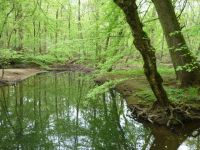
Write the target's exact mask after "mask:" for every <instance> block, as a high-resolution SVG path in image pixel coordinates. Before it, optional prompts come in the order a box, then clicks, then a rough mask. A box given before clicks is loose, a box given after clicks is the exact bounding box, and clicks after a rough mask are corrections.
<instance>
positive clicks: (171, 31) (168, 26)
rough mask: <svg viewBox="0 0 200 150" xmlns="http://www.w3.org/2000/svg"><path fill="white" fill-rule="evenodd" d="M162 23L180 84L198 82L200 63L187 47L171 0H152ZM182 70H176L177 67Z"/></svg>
mask: <svg viewBox="0 0 200 150" xmlns="http://www.w3.org/2000/svg"><path fill="white" fill-rule="evenodd" d="M152 1H153V3H154V5H155V8H156V11H157V13H158V17H159V20H160V23H161V25H162V28H163V31H164V34H165V37H166V40H167V44H168V47H169V51H170V55H171V59H172V62H173V65H174V68H175V71H176V74H177V78H178V79H179V80H180V82H181V85H182V86H190V85H195V84H199V83H200V76H199V75H200V65H199V64H198V63H197V60H196V58H195V57H193V56H192V54H191V52H190V51H189V49H188V46H187V44H186V41H185V39H184V37H183V34H182V33H181V27H180V24H179V22H178V19H177V17H176V14H175V11H174V8H173V5H172V2H171V0H152ZM179 66H180V67H182V70H177V68H178V67H179Z"/></svg>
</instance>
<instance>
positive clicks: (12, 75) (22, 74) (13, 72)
mask: <svg viewBox="0 0 200 150" xmlns="http://www.w3.org/2000/svg"><path fill="white" fill-rule="evenodd" d="M43 72H46V71H44V70H41V69H35V68H23V69H19V68H17V69H5V70H4V76H3V78H1V79H0V85H5V84H13V83H16V82H19V81H22V80H25V79H27V78H29V77H31V76H34V75H36V74H39V73H43ZM0 75H2V69H0Z"/></svg>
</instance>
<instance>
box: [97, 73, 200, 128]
mask: <svg viewBox="0 0 200 150" xmlns="http://www.w3.org/2000/svg"><path fill="white" fill-rule="evenodd" d="M120 78H126V76H123V75H112V74H106V75H105V76H101V77H98V78H96V80H95V82H96V83H97V84H103V83H105V82H107V81H110V80H117V79H120ZM164 79H167V80H166V81H164V84H165V85H167V86H173V87H174V86H178V85H177V84H176V80H175V78H173V77H165V78H164ZM114 89H115V90H116V91H117V92H119V93H120V94H121V95H122V97H123V98H124V99H125V100H126V101H127V105H128V107H129V109H130V110H131V112H132V117H134V118H135V119H136V120H138V121H147V122H150V123H154V124H158V125H164V126H168V127H173V126H178V125H183V124H185V123H187V122H191V121H200V103H197V102H195V104H194V102H193V103H191V102H190V103H172V102H171V104H170V105H169V107H165V108H163V107H159V106H158V105H156V104H155V103H154V102H151V101H147V100H144V99H142V98H141V97H139V96H138V95H137V94H136V92H138V91H145V90H147V89H150V87H149V85H148V82H147V80H146V78H145V77H144V76H142V77H141V76H136V77H132V78H131V79H130V78H129V79H127V80H125V81H122V82H121V83H119V84H117V85H116V86H115V88H114Z"/></svg>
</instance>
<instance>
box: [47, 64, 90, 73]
mask: <svg viewBox="0 0 200 150" xmlns="http://www.w3.org/2000/svg"><path fill="white" fill-rule="evenodd" d="M48 70H49V71H73V72H74V71H80V72H84V73H91V72H93V71H94V69H93V68H89V67H86V66H85V65H82V64H73V63H67V64H64V65H63V64H56V65H52V66H50V69H48Z"/></svg>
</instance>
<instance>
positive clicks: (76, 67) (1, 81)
mask: <svg viewBox="0 0 200 150" xmlns="http://www.w3.org/2000/svg"><path fill="white" fill-rule="evenodd" d="M13 67H15V68H12V67H10V68H9V69H4V75H3V78H2V77H1V76H2V72H3V70H2V69H0V86H4V85H11V84H15V83H17V82H20V81H23V80H25V79H27V78H29V77H31V76H34V75H37V74H40V73H45V72H48V71H56V72H60V71H80V72H84V73H91V72H93V71H94V69H92V68H88V67H86V66H84V65H81V64H64V65H63V64H56V65H52V66H49V67H47V68H45V69H44V68H40V67H39V66H30V65H18V66H13Z"/></svg>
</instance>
